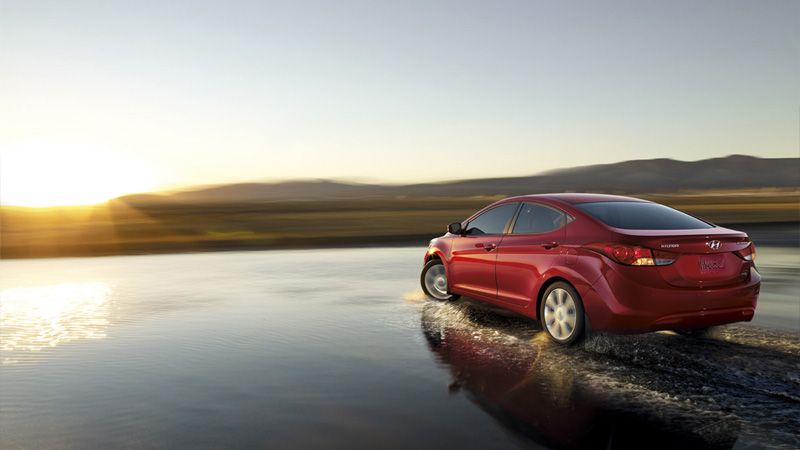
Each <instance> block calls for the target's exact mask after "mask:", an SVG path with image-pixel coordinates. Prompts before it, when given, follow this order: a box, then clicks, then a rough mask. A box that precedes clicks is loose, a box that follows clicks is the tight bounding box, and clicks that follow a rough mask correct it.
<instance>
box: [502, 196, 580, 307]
mask: <svg viewBox="0 0 800 450" xmlns="http://www.w3.org/2000/svg"><path fill="white" fill-rule="evenodd" d="M568 219H569V216H567V214H566V213H564V212H563V211H561V210H559V209H556V208H553V207H550V206H546V205H543V204H540V203H534V202H525V203H523V204H522V207H521V208H520V209H519V213H518V214H517V217H516V218H515V220H514V223H513V225H512V226H511V231H510V233H509V234H507V235H506V236H505V237H504V238H503V240H502V241H501V243H500V245H499V246H498V248H497V250H496V254H497V261H496V279H497V298H498V300H499V301H502V302H506V303H511V304H514V305H518V306H528V305H529V304H530V303H531V302H535V301H536V296H537V293H538V290H539V287H540V286H541V282H542V274H543V273H545V272H547V270H549V269H550V268H551V267H553V266H554V265H559V264H561V263H562V262H563V261H562V260H563V259H564V256H563V255H562V253H561V250H562V248H561V247H560V245H561V244H562V243H563V242H564V239H565V238H566V228H565V225H566V223H567V221H568Z"/></svg>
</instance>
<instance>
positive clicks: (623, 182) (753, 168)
mask: <svg viewBox="0 0 800 450" xmlns="http://www.w3.org/2000/svg"><path fill="white" fill-rule="evenodd" d="M786 187H800V158H769V159H768V158H757V157H753V156H745V155H731V156H726V157H723V158H712V159H704V160H701V161H676V160H674V159H666V158H659V159H646V160H633V161H624V162H619V163H613V164H600V165H592V166H582V167H575V168H570V169H560V170H555V171H551V172H546V173H543V174H540V175H532V176H523V177H509V178H485V179H474V180H460V181H448V182H441V183H421V184H408V185H380V184H359V183H347V182H340V181H331V180H302V181H285V182H277V183H237V184H228V185H220V186H212V187H202V188H195V189H189V190H185V191H181V192H176V193H172V194H164V195H156V194H135V195H129V196H125V197H121V198H120V200H124V201H127V202H131V203H148V202H159V201H163V200H169V201H178V202H241V201H248V202H249V201H290V200H325V199H354V198H380V197H398V196H404V197H424V196H476V195H520V194H535V193H544V192H606V193H659V192H676V191H680V190H694V189H747V188H751V189H752V188H786Z"/></svg>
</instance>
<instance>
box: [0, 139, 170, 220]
mask: <svg viewBox="0 0 800 450" xmlns="http://www.w3.org/2000/svg"><path fill="white" fill-rule="evenodd" d="M154 187H155V180H154V176H153V172H152V170H148V168H147V167H145V166H144V165H142V164H141V163H140V162H138V161H136V160H135V159H133V158H131V157H130V156H128V155H124V154H118V153H114V152H104V151H101V150H98V149H93V148H89V147H86V146H70V145H56V144H42V143H38V144H36V145H30V144H29V145H24V146H20V147H17V148H13V149H11V150H8V151H3V153H2V155H0V204H2V205H14V206H32V207H45V206H65V205H88V204H94V203H100V202H104V201H106V200H109V199H112V198H114V197H117V196H120V195H124V194H129V193H133V192H145V191H151V190H153V189H154Z"/></svg>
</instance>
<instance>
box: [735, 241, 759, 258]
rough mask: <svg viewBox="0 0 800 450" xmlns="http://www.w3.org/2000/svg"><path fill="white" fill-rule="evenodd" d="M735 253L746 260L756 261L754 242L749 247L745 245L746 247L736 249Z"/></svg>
mask: <svg viewBox="0 0 800 450" xmlns="http://www.w3.org/2000/svg"><path fill="white" fill-rule="evenodd" d="M733 253H735V254H736V256H738V257H739V258H742V259H743V260H745V261H753V262H756V246H755V245H753V243H752V242H751V243H750V245H748V246H747V247H745V248H743V249H741V250H737V251H735V252H733Z"/></svg>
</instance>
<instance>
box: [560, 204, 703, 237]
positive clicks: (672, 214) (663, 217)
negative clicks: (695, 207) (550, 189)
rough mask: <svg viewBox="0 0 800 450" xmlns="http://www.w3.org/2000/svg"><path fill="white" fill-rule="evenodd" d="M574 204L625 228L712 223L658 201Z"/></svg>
mask: <svg viewBox="0 0 800 450" xmlns="http://www.w3.org/2000/svg"><path fill="white" fill-rule="evenodd" d="M575 206H576V207H577V208H578V209H580V210H581V211H583V212H585V213H587V214H589V215H590V216H592V217H594V218H596V219H598V220H599V221H601V222H603V223H604V224H606V225H608V226H611V227H614V228H622V229H626V230H697V229H702V228H712V227H713V225H711V224H709V223H707V222H703V221H702V220H700V219H697V218H695V217H692V216H690V215H688V214H686V213H682V212H680V211H678V210H675V209H672V208H670V207H669V206H664V205H659V204H658V203H650V202H592V203H579V204H577V205H575Z"/></svg>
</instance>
